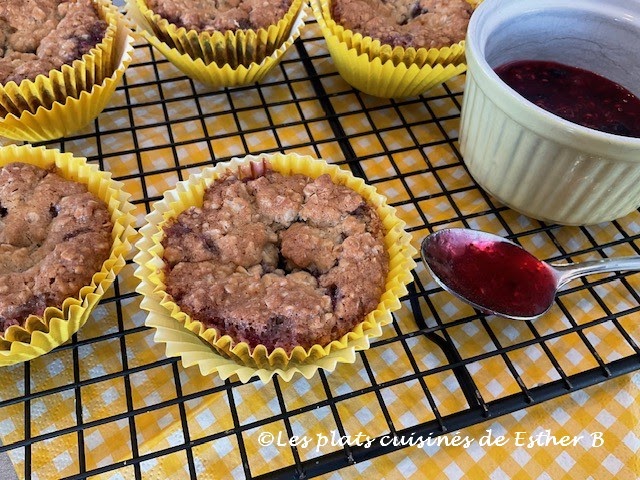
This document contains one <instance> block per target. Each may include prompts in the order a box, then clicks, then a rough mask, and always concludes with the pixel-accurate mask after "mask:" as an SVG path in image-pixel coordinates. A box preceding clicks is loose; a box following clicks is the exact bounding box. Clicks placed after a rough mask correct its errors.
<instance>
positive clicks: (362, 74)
mask: <svg viewBox="0 0 640 480" xmlns="http://www.w3.org/2000/svg"><path fill="white" fill-rule="evenodd" d="M479 1H480V0H311V5H312V7H313V11H314V13H315V16H316V19H317V20H318V24H319V25H320V28H321V30H322V33H323V35H324V37H325V39H326V41H327V45H328V47H329V52H330V54H331V57H332V58H333V60H334V62H335V64H336V67H337V70H338V72H339V73H340V75H341V76H342V78H344V79H345V80H346V81H347V82H348V83H349V84H350V85H352V86H353V87H355V88H357V89H359V90H361V91H363V92H365V93H368V94H370V95H374V96H377V97H384V98H401V97H410V96H415V95H419V94H422V93H424V92H426V91H427V90H429V89H430V88H432V87H434V86H435V85H438V84H440V83H442V82H444V81H446V80H448V79H450V78H452V77H454V76H456V75H458V74H460V73H462V72H464V71H465V70H466V64H465V63H464V62H465V58H464V39H465V36H466V31H467V27H468V24H469V20H470V18H471V15H472V12H473V8H474V6H475V5H476V4H477V3H479Z"/></svg>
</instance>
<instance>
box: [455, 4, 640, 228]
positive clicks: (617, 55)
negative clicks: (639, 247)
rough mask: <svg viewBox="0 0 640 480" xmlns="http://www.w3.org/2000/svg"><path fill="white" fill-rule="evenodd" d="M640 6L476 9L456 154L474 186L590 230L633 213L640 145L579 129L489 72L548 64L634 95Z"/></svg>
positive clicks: (639, 195) (637, 201) (638, 193)
mask: <svg viewBox="0 0 640 480" xmlns="http://www.w3.org/2000/svg"><path fill="white" fill-rule="evenodd" d="M639 37H640V0H629V1H627V2H619V1H617V0H582V1H580V2H575V1H573V0H541V1H537V2H530V1H527V0H485V1H484V2H483V3H482V4H481V5H480V6H479V7H478V9H477V10H476V12H475V13H474V15H473V17H472V19H471V22H470V24H469V29H468V32H467V38H466V56H467V66H468V70H467V78H466V87H465V93H464V99H463V105H462V119H461V125H460V149H461V152H462V155H463V157H464V161H465V163H466V164H467V166H468V168H469V171H470V173H471V175H472V176H473V178H474V179H475V180H476V181H477V182H478V184H479V185H480V186H481V187H483V188H484V189H485V190H486V191H487V192H489V193H490V194H491V195H493V196H494V197H496V198H497V199H498V200H500V201H501V202H503V203H504V204H506V205H508V206H509V207H511V208H513V209H515V210H517V211H520V212H522V213H524V214H526V215H528V216H531V217H533V218H537V219H540V220H544V221H549V222H555V223H560V224H567V225H585V224H595V223H600V222H604V221H610V220H614V219H616V218H619V217H622V216H624V215H627V214H628V213H630V212H631V211H633V210H635V209H636V208H638V206H640V138H631V137H623V136H618V135H612V134H608V133H604V132H600V131H596V130H593V129H590V128H586V127H582V126H579V125H577V124H575V123H572V122H569V121H567V120H564V119H562V118H560V117H559V116H556V115H554V114H552V113H549V112H548V111H546V110H544V109H542V108H540V107H538V106H536V105H535V104H533V103H531V102H529V101H527V100H525V99H524V98H523V97H522V96H520V95H519V94H517V93H516V92H515V91H514V90H512V89H511V88H510V87H508V86H507V85H506V84H505V83H504V82H503V81H502V80H501V79H500V78H499V77H498V75H497V74H496V73H495V72H494V70H493V69H494V68H495V67H497V66H499V65H502V64H504V63H507V62H511V61H515V60H533V59H535V60H549V61H556V62H560V63H564V64H569V65H573V66H576V67H580V68H584V69H587V70H590V71H593V72H595V73H598V74H600V75H603V76H605V77H607V78H609V79H610V80H613V81H615V82H617V83H619V84H621V85H623V86H625V87H626V88H627V89H629V90H631V91H632V93H634V94H635V95H636V96H640V82H638V78H640V49H638V48H637V39H638V38H639Z"/></svg>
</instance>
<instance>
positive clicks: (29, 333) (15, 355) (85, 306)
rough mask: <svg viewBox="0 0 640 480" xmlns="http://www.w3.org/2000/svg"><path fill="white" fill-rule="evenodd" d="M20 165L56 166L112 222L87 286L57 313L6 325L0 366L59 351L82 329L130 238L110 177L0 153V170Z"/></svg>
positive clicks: (34, 156) (53, 160)
mask: <svg viewBox="0 0 640 480" xmlns="http://www.w3.org/2000/svg"><path fill="white" fill-rule="evenodd" d="M11 162H23V163H29V164H32V165H36V166H38V167H41V168H49V167H51V166H53V165H55V166H56V172H57V173H58V175H60V176H62V177H64V178H66V179H68V180H73V181H76V182H79V183H84V184H86V185H87V189H88V190H89V191H90V192H91V193H93V194H94V195H96V196H97V197H98V198H100V199H102V200H103V201H104V202H105V203H106V204H107V207H108V208H109V212H110V213H111V221H112V222H113V230H112V234H111V235H112V238H113V244H112V247H111V254H110V256H109V258H108V259H107V260H105V262H104V263H103V265H102V268H101V269H100V271H99V272H96V273H95V274H94V275H93V278H92V281H91V284H90V285H86V286H84V287H82V288H81V289H80V291H79V292H78V294H77V295H76V296H73V297H69V298H67V299H65V300H64V302H63V304H62V306H61V308H55V307H47V308H46V309H45V311H44V314H43V315H42V316H36V315H30V316H29V317H28V318H27V320H26V321H25V323H24V325H23V326H17V325H12V326H10V327H9V328H7V330H5V332H4V335H0V365H1V366H4V365H12V364H15V363H18V362H23V361H27V360H31V359H33V358H35V357H38V356H40V355H43V354H45V353H47V352H49V351H51V350H52V349H53V348H55V347H57V346H59V345H62V344H63V343H65V342H66V341H67V340H69V339H70V338H71V336H72V335H73V334H74V333H76V332H77V331H78V330H79V329H80V327H82V326H83V325H84V324H85V322H86V321H87V318H88V317H89V315H90V314H91V311H92V309H93V308H94V306H95V305H96V304H97V303H98V301H99V300H100V298H101V297H102V295H103V294H104V292H105V291H106V290H107V289H108V288H109V286H110V285H111V284H112V283H113V281H114V279H115V277H116V275H117V274H118V272H119V271H120V269H121V268H122V267H123V266H124V265H125V258H124V257H125V256H126V255H127V254H128V253H129V251H130V250H131V243H130V241H131V239H132V237H133V235H134V234H135V230H134V229H133V224H134V222H135V218H134V217H133V215H132V214H131V211H132V210H133V208H134V207H133V205H131V204H130V203H129V202H128V197H129V195H128V194H126V193H125V192H124V191H123V190H122V184H121V183H120V182H115V181H113V180H111V174H110V173H107V172H103V171H100V170H99V169H98V167H97V166H96V165H92V164H88V163H87V161H86V159H85V158H82V157H74V156H73V155H72V154H70V153H60V152H59V151H58V150H53V149H45V148H44V147H37V148H35V147H31V146H30V145H22V146H16V145H10V146H7V147H2V148H0V165H6V164H8V163H11Z"/></svg>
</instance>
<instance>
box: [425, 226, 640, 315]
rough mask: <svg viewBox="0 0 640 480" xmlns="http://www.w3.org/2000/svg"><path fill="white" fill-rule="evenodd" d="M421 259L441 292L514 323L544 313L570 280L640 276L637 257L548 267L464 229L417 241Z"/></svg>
mask: <svg viewBox="0 0 640 480" xmlns="http://www.w3.org/2000/svg"><path fill="white" fill-rule="evenodd" d="M421 254H422V259H423V260H424V262H425V264H426V265H427V267H428V268H429V270H430V271H431V274H432V275H433V278H434V279H435V280H436V282H437V283H438V284H439V285H440V286H442V287H443V288H444V289H445V290H447V291H448V292H450V293H453V294H454V295H456V296H458V297H459V298H461V299H462V300H464V301H466V302H467V303H470V304H471V305H473V306H475V307H477V308H479V309H480V310H482V311H484V312H486V313H490V314H496V315H500V316H503V317H507V318H512V319H514V320H530V319H533V318H536V317H538V316H540V315H542V314H543V313H545V312H546V311H547V310H548V309H549V308H550V307H551V305H552V304H553V301H554V299H555V295H556V292H557V290H558V289H559V288H560V287H562V286H563V285H565V284H566V283H568V282H570V281H571V280H574V279H575V278H578V277H581V276H584V275H588V274H591V273H603V272H612V271H620V270H640V256H635V257H625V258H610V259H603V260H595V261H588V262H582V263H573V264H571V263H569V264H549V263H546V262H543V261H541V260H538V259H537V258H536V257H535V256H533V255H532V254H530V253H529V252H527V251H526V250H524V249H522V247H520V246H518V245H516V244H515V243H513V242H511V241H509V240H507V239H506V238H503V237H500V236H497V235H492V234H490V233H486V232H481V231H477V230H469V229H464V228H451V229H444V230H440V231H438V232H436V233H433V234H431V235H429V236H428V237H426V238H425V239H424V240H423V241H422V246H421Z"/></svg>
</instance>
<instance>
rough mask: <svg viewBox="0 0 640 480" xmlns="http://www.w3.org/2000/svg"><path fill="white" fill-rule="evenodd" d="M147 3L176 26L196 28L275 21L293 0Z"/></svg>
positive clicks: (239, 27) (163, 0) (252, 26)
mask: <svg viewBox="0 0 640 480" xmlns="http://www.w3.org/2000/svg"><path fill="white" fill-rule="evenodd" d="M146 3H147V6H148V7H149V8H150V9H151V10H152V11H153V12H154V13H157V14H158V15H160V16H161V17H162V18H164V19H166V20H167V21H168V22H169V23H173V24H174V25H176V26H177V27H184V28H186V29H187V30H196V31H198V32H204V31H206V32H214V31H226V30H247V29H253V30H257V29H259V28H267V27H268V26H269V25H275V24H277V23H278V21H279V20H280V19H281V18H283V17H284V16H285V15H286V13H287V11H289V7H291V3H292V0H216V1H212V0H147V2H146Z"/></svg>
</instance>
